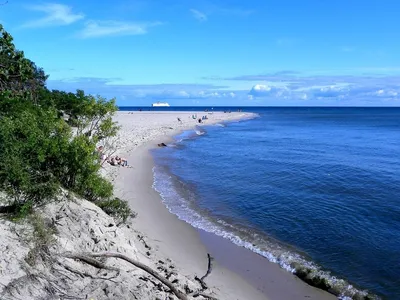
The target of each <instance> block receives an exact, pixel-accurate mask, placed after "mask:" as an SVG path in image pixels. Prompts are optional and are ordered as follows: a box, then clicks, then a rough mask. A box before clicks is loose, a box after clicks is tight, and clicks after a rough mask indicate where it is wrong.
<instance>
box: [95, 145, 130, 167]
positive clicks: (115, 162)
mask: <svg viewBox="0 0 400 300" xmlns="http://www.w3.org/2000/svg"><path fill="white" fill-rule="evenodd" d="M97 152H98V154H99V156H100V162H104V161H106V162H108V163H109V164H110V165H112V166H121V167H127V166H128V160H126V159H125V158H122V157H119V156H115V157H114V156H107V155H106V154H105V153H104V147H103V146H99V147H98V148H97Z"/></svg>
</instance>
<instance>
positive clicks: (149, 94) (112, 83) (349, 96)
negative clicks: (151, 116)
mask: <svg viewBox="0 0 400 300" xmlns="http://www.w3.org/2000/svg"><path fill="white" fill-rule="evenodd" d="M239 78H240V79H239ZM238 80H242V81H244V82H246V83H247V84H245V85H243V84H241V86H242V87H243V86H246V85H247V86H248V88H247V89H243V88H241V89H238V88H235V82H237V81H238ZM120 81H121V80H120V79H118V78H108V79H107V78H105V79H104V78H103V79H102V78H73V79H69V80H57V81H51V80H50V81H49V83H48V84H49V87H50V88H55V89H61V90H68V91H75V90H76V89H84V90H85V91H87V92H88V93H95V94H101V95H105V96H107V97H114V96H115V97H117V99H127V100H129V101H133V102H134V101H139V102H140V101H141V102H142V103H151V101H155V100H157V101H159V100H165V101H167V100H180V102H179V103H181V104H184V103H186V102H184V101H185V100H187V103H189V104H190V103H192V102H191V100H197V101H198V103H199V105H201V104H202V103H203V104H206V103H214V104H213V105H303V106H307V105H309V106H316V105H317V106H325V105H327V106H332V105H333V106H364V105H365V106H400V76H385V77H383V76H380V77H379V76H377V77H368V76H364V77H363V76H359V77H355V76H304V77H301V76H298V75H297V73H295V72H290V71H282V72H277V73H274V74H268V75H251V76H238V77H233V78H226V79H223V78H219V79H218V80H216V79H213V80H212V81H211V82H213V83H210V84H208V83H207V84H149V85H134V84H132V85H126V84H125V85H123V84H118V82H120ZM209 81H210V80H209ZM215 82H219V83H221V82H222V83H226V84H215ZM232 83H233V84H232ZM207 101H208V102H207ZM196 103H197V102H196Z"/></svg>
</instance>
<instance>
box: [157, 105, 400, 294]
mask: <svg viewBox="0 0 400 300" xmlns="http://www.w3.org/2000/svg"><path fill="white" fill-rule="evenodd" d="M223 110H225V109H223ZM248 110H253V111H256V112H257V113H259V115H260V117H259V118H256V119H253V120H248V121H243V122H238V123H230V124H226V126H225V127H222V126H208V127H203V128H202V131H205V133H204V134H203V135H201V136H198V135H197V134H196V132H195V131H188V132H185V133H183V134H182V135H180V136H178V137H177V142H176V143H175V145H174V147H168V148H164V149H159V150H157V151H155V152H154V155H155V158H156V168H155V188H156V189H157V190H158V191H159V192H160V193H161V194H162V196H163V199H164V201H165V203H166V205H167V206H168V207H169V209H170V210H171V211H172V212H173V213H175V214H177V215H178V216H179V217H180V218H181V219H183V220H185V221H187V222H189V223H191V224H192V225H194V226H195V227H198V228H202V229H205V230H207V231H211V232H215V233H216V234H218V235H221V236H224V237H226V238H228V239H230V240H232V241H233V242H234V243H236V244H238V245H242V246H245V247H247V248H249V249H251V250H252V251H255V252H257V253H260V254H261V255H264V256H265V257H266V258H267V259H269V260H271V261H274V262H277V263H279V264H280V265H281V266H282V267H283V268H285V269H287V270H288V271H294V270H295V269H296V268H298V267H299V265H305V266H308V267H310V268H312V269H313V270H315V271H314V273H315V275H316V276H317V275H318V276H321V277H323V278H328V279H329V280H330V282H332V283H334V284H335V285H336V288H338V289H341V290H342V292H341V293H342V295H348V296H352V295H353V294H354V292H355V289H352V288H350V289H349V288H348V285H349V283H350V284H353V285H355V287H356V288H357V289H358V290H368V291H369V292H372V293H375V294H378V295H380V296H383V297H384V298H387V299H400V109H399V108H252V109H248ZM198 133H199V132H198Z"/></svg>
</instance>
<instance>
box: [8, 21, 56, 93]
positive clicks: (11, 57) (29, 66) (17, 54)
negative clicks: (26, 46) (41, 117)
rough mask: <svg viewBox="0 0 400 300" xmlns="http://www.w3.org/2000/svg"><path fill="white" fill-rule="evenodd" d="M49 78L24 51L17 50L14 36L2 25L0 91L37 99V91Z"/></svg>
mask: <svg viewBox="0 0 400 300" xmlns="http://www.w3.org/2000/svg"><path fill="white" fill-rule="evenodd" d="M47 78H48V76H47V75H46V74H45V73H44V71H43V70H42V69H41V68H38V67H37V66H36V65H35V63H34V62H32V61H31V60H29V59H27V58H25V55H24V52H23V51H19V50H16V49H15V46H14V44H13V38H12V36H11V35H10V34H9V33H8V32H6V31H5V30H4V28H3V26H2V25H0V91H4V90H7V91H9V92H12V93H13V94H25V95H30V96H32V97H33V98H35V91H36V90H37V89H40V88H43V87H44V86H45V81H46V79H47Z"/></svg>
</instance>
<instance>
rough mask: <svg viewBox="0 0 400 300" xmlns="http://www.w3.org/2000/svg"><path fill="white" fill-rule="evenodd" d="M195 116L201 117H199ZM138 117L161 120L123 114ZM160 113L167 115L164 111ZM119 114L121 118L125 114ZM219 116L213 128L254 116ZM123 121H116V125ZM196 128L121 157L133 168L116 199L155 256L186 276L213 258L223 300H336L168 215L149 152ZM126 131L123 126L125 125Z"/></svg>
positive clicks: (118, 179)
mask: <svg viewBox="0 0 400 300" xmlns="http://www.w3.org/2000/svg"><path fill="white" fill-rule="evenodd" d="M197 113H198V114H201V112H197ZM140 114H142V116H143V115H147V116H148V115H149V114H153V115H154V114H156V115H158V116H159V115H160V113H158V112H157V113H154V112H140V113H136V112H135V113H132V112H126V113H123V114H122V115H134V116H137V115H140ZM162 114H164V115H165V114H166V113H165V112H162ZM179 114H182V113H181V112H171V113H169V112H168V113H167V114H166V115H169V116H171V115H174V116H175V115H179ZM185 114H189V115H190V114H191V112H185ZM118 115H119V116H120V115H121V113H119V114H118ZM220 115H222V116H220V117H219V118H216V119H212V120H210V121H211V122H210V123H211V124H215V123H220V122H230V121H240V120H242V119H246V118H247V119H249V118H254V117H255V115H251V114H244V113H241V114H236V113H233V114H230V115H227V117H231V116H232V117H231V118H229V119H227V120H224V118H223V117H224V114H222V113H220ZM119 116H117V121H118V117H119ZM211 124H208V123H206V124H204V125H211ZM157 125H161V126H162V125H163V124H157ZM185 125H186V124H185ZM196 125H198V124H197V123H196V124H188V125H186V126H179V127H178V128H174V129H171V130H169V131H164V132H162V133H160V134H154V135H153V136H152V137H151V138H149V139H147V140H146V141H144V142H142V143H141V145H135V147H130V148H129V146H130V145H129V144H126V145H125V147H124V149H121V150H122V151H120V152H121V154H124V155H125V156H126V158H127V159H128V161H129V163H130V165H133V169H130V168H129V169H126V168H118V172H117V174H114V175H115V176H114V178H113V179H112V180H113V181H114V185H115V187H116V193H117V196H119V197H121V198H124V199H126V200H128V202H129V203H130V205H131V207H132V209H134V210H135V211H136V212H137V213H138V216H137V217H136V219H134V221H133V224H134V227H135V229H137V230H139V231H141V232H144V233H145V234H146V236H147V239H148V240H149V241H151V244H152V245H155V248H156V249H157V255H160V256H164V257H170V258H171V259H172V260H173V261H175V262H176V264H177V266H178V268H180V269H181V272H182V273H184V274H187V275H189V274H197V275H199V276H201V275H202V274H204V273H205V271H206V266H207V253H210V254H211V256H212V257H214V258H215V261H214V263H213V270H212V272H211V274H210V276H209V277H207V283H208V284H209V285H210V286H211V289H212V290H213V291H215V292H216V293H217V294H218V297H220V298H221V299H233V298H235V299H297V298H300V297H301V298H303V297H307V298H311V299H335V298H336V297H335V296H333V295H331V294H329V293H328V292H325V291H323V290H320V289H317V288H314V287H312V286H310V285H308V284H306V283H305V282H303V281H302V280H300V279H299V278H297V277H296V276H295V275H293V274H291V273H289V272H287V271H285V270H283V269H281V268H280V267H279V266H278V265H277V264H274V263H272V262H269V261H268V260H267V259H266V258H264V257H262V256H260V255H258V254H256V253H254V252H252V251H251V250H248V249H245V248H243V247H239V246H237V245H235V244H233V243H232V242H230V241H229V240H226V239H224V238H222V237H219V236H217V235H214V234H213V233H208V232H205V231H203V230H200V229H195V228H194V227H192V226H191V225H190V224H188V223H186V222H184V221H182V220H180V219H178V217H177V216H176V215H174V214H172V213H170V211H169V210H168V209H167V207H166V206H165V205H164V203H163V202H162V198H161V196H160V195H159V194H158V192H157V191H155V190H154V189H153V180H154V179H153V167H154V161H153V157H152V156H151V154H150V150H151V149H154V148H156V144H157V143H160V142H169V141H171V140H173V137H174V136H176V135H178V134H179V133H181V132H183V131H186V130H191V129H194V127H195V126H196ZM122 126H123V127H124V125H123V124H122ZM122 130H124V129H122ZM161 139H163V140H161ZM153 143H154V144H153ZM131 146H132V145H131ZM113 173H115V172H113ZM227 254H229V255H227ZM213 287H215V288H213Z"/></svg>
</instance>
